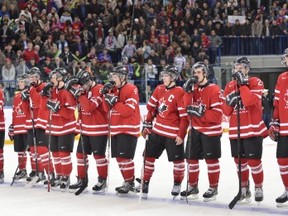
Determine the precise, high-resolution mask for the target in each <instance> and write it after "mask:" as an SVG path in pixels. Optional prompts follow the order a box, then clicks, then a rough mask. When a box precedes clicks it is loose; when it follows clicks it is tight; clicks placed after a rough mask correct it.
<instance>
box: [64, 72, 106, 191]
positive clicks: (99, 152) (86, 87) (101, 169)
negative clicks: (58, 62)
mask: <svg viewBox="0 0 288 216" xmlns="http://www.w3.org/2000/svg"><path fill="white" fill-rule="evenodd" d="M76 77H77V78H78V79H79V80H78V83H79V85H80V87H78V88H77V87H74V86H72V87H71V89H70V92H71V93H72V95H73V96H74V97H75V98H76V100H77V102H78V108H79V111H78V112H79V118H78V122H77V129H76V132H77V133H80V140H79V143H78V147H77V153H76V157H77V170H78V182H77V183H75V184H73V185H70V186H69V191H71V192H74V191H75V190H78V189H79V188H81V187H82V186H83V184H86V185H85V186H86V187H87V179H86V178H87V176H86V175H87V173H86V172H87V170H86V168H88V158H87V155H88V154H89V155H91V153H93V157H94V159H95V161H96V167H97V171H98V175H99V176H98V182H97V184H96V185H95V186H94V187H93V188H92V189H93V191H95V192H96V193H97V192H104V190H105V188H106V180H107V174H108V169H107V168H108V161H107V159H106V157H105V152H106V146H107V134H108V119H107V112H105V111H104V109H103V98H102V93H101V91H102V89H103V85H102V84H99V85H97V83H96V82H95V81H94V80H93V77H91V74H90V73H89V72H88V71H86V70H82V71H80V72H78V74H77V76H76ZM82 147H84V150H83V149H82ZM85 160H86V162H85ZM85 180H86V182H85Z"/></svg>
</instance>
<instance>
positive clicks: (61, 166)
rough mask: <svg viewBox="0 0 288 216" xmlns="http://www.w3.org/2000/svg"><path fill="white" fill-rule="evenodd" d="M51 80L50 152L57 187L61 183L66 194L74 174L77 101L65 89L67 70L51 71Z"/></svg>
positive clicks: (48, 125)
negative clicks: (72, 156)
mask: <svg viewBox="0 0 288 216" xmlns="http://www.w3.org/2000/svg"><path fill="white" fill-rule="evenodd" d="M49 78H50V82H51V83H52V84H53V88H52V89H51V95H50V97H49V99H48V100H47V108H48V109H49V110H50V112H51V113H50V115H51V119H50V120H51V122H50V120H48V124H47V129H46V134H50V135H51V143H50V150H51V152H52V156H53V160H54V165H55V170H56V174H57V177H56V180H57V181H56V182H57V183H56V186H57V185H58V184H59V181H60V189H61V191H63V192H64V191H66V189H68V187H69V185H70V174H71V172H72V161H71V152H72V151H73V146H74V136H75V128H76V120H75V114H74V112H75V107H76V101H75V99H74V97H73V96H72V94H71V93H70V92H69V91H68V90H67V89H65V88H64V85H65V79H66V78H67V72H66V70H65V69H63V68H57V69H55V70H53V71H51V73H50V74H49ZM51 185H52V184H51Z"/></svg>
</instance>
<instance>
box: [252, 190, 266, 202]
mask: <svg viewBox="0 0 288 216" xmlns="http://www.w3.org/2000/svg"><path fill="white" fill-rule="evenodd" d="M254 197H255V201H256V202H257V203H258V204H260V202H262V201H263V198H264V195H263V189H262V187H258V188H255V192H254Z"/></svg>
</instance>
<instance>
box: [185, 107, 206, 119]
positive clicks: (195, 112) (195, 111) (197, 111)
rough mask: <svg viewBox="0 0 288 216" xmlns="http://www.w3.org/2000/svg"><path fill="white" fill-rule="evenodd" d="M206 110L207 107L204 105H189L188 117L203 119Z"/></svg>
mask: <svg viewBox="0 0 288 216" xmlns="http://www.w3.org/2000/svg"><path fill="white" fill-rule="evenodd" d="M205 109H206V108H205V105H203V104H200V105H199V106H194V105H189V106H187V113H188V115H191V116H196V117H198V118H201V117H202V116H203V115H204V113H205V111H206V110H205Z"/></svg>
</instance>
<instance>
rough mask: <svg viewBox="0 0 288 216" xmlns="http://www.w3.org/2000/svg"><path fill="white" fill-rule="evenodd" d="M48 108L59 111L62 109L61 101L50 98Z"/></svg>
mask: <svg viewBox="0 0 288 216" xmlns="http://www.w3.org/2000/svg"><path fill="white" fill-rule="evenodd" d="M47 108H48V109H49V110H51V111H52V112H54V113H55V112H57V111H58V110H60V101H52V100H48V101H47Z"/></svg>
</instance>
